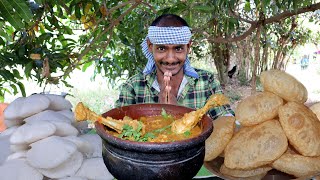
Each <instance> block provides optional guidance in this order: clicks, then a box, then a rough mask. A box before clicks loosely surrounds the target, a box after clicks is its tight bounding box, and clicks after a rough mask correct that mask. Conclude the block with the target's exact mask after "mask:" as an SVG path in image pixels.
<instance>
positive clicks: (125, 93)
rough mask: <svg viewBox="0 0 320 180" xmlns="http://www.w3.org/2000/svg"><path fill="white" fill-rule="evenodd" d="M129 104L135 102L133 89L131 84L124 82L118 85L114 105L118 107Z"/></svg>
mask: <svg viewBox="0 0 320 180" xmlns="http://www.w3.org/2000/svg"><path fill="white" fill-rule="evenodd" d="M131 104H136V101H135V91H134V88H133V86H132V85H131V84H128V83H124V84H123V85H122V86H121V87H120V94H119V98H118V99H117V101H116V103H115V106H116V107H120V106H127V105H131Z"/></svg>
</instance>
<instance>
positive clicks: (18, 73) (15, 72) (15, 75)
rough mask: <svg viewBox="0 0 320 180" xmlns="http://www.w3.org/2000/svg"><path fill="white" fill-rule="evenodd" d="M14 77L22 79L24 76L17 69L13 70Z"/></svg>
mask: <svg viewBox="0 0 320 180" xmlns="http://www.w3.org/2000/svg"><path fill="white" fill-rule="evenodd" d="M12 72H13V75H14V77H16V78H18V79H22V77H21V76H20V72H19V71H18V70H16V69H14V70H12Z"/></svg>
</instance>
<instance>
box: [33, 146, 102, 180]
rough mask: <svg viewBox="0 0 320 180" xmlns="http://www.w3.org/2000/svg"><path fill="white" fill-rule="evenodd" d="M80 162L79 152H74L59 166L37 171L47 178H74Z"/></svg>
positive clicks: (80, 155) (81, 160)
mask: <svg viewBox="0 0 320 180" xmlns="http://www.w3.org/2000/svg"><path fill="white" fill-rule="evenodd" d="M82 162H83V155H82V154H81V153H80V152H79V151H76V152H75V153H73V155H72V156H71V157H70V158H69V159H68V160H66V161H65V162H64V163H62V164H60V165H59V166H57V167H55V168H50V169H41V168H40V169H38V170H39V171H40V172H41V173H42V174H43V175H45V176H47V177H49V178H64V177H67V176H74V174H75V173H76V172H77V171H78V170H79V168H80V166H81V164H82ZM94 173H96V172H94Z"/></svg>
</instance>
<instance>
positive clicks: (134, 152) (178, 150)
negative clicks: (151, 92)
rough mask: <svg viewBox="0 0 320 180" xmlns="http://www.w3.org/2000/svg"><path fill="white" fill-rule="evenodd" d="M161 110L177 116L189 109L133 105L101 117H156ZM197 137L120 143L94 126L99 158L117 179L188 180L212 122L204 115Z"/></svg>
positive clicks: (98, 125)
mask: <svg viewBox="0 0 320 180" xmlns="http://www.w3.org/2000/svg"><path fill="white" fill-rule="evenodd" d="M162 109H165V111H166V112H167V113H168V114H171V115H173V116H177V117H181V116H182V115H183V114H185V113H187V112H190V111H193V109H190V108H187V107H183V106H176V105H170V104H136V105H130V106H124V107H121V108H115V109H112V110H110V111H108V112H106V113H104V114H103V116H104V117H106V116H109V117H112V118H114V119H122V118H123V117H124V116H129V117H131V118H133V119H138V118H139V117H142V116H155V115H160V114H161V111H162ZM199 123H200V126H201V128H202V132H201V134H200V135H199V136H197V137H194V138H191V139H187V140H182V141H175V142H165V143H151V142H133V141H128V140H123V139H120V138H118V137H115V136H113V135H111V134H109V133H107V132H106V128H107V127H105V126H104V125H102V124H101V123H99V122H96V123H95V127H96V130H97V133H98V134H99V135H100V137H101V138H102V142H103V147H102V151H103V152H102V156H103V160H104V163H105V165H106V167H107V168H108V170H109V171H110V173H111V174H112V175H113V176H114V177H115V178H116V179H118V180H131V179H134V180H143V179H148V180H149V179H165V180H169V179H174V180H177V179H184V180H185V179H192V178H193V177H194V176H195V175H196V174H197V172H198V171H199V170H200V168H201V166H202V164H203V160H204V154H205V140H206V139H207V138H208V137H209V136H210V134H211V133H212V131H213V126H212V120H211V119H210V118H209V117H208V116H204V117H203V118H202V120H201V121H200V122H199Z"/></svg>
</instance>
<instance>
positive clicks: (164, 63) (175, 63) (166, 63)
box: [160, 61, 181, 66]
mask: <svg viewBox="0 0 320 180" xmlns="http://www.w3.org/2000/svg"><path fill="white" fill-rule="evenodd" d="M180 63H181V61H177V62H173V63H169V62H166V61H161V62H160V65H165V66H174V65H177V64H180Z"/></svg>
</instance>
